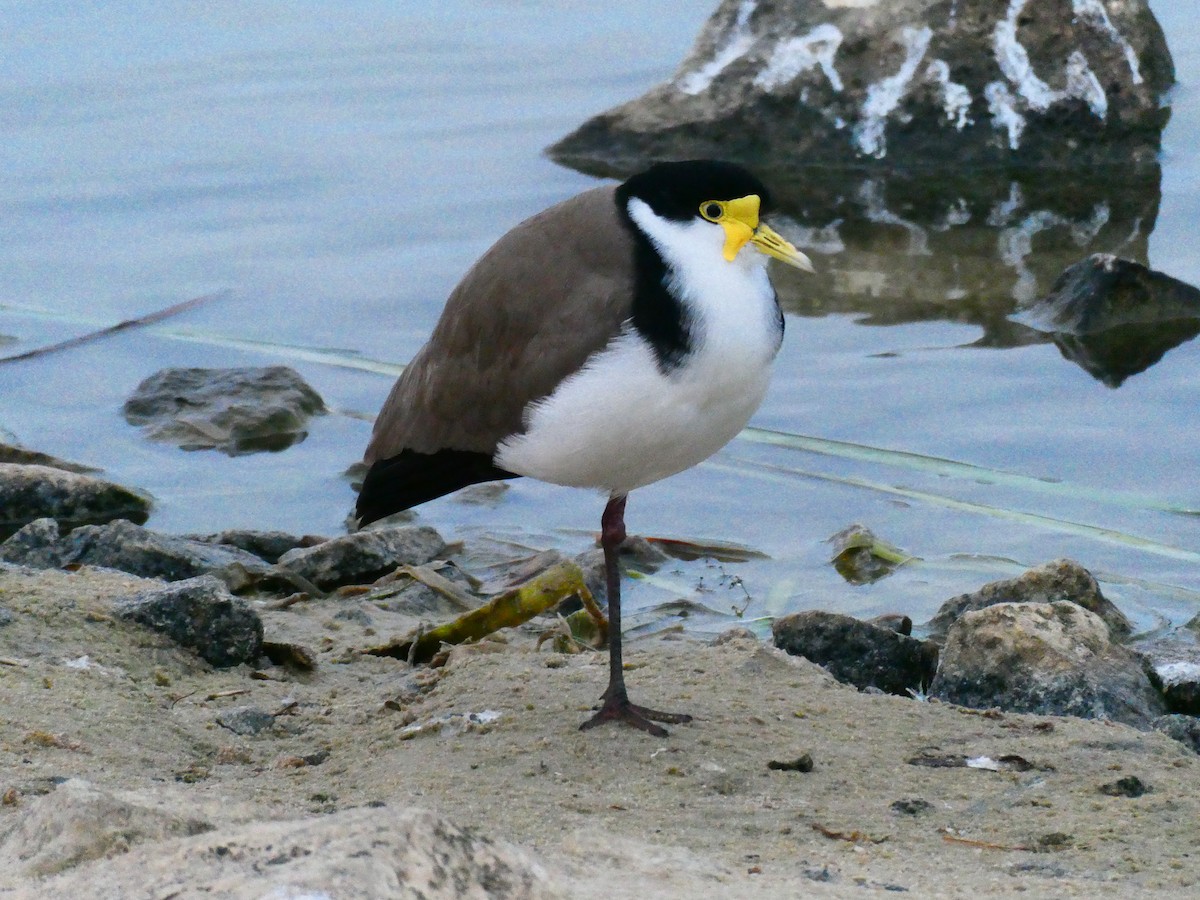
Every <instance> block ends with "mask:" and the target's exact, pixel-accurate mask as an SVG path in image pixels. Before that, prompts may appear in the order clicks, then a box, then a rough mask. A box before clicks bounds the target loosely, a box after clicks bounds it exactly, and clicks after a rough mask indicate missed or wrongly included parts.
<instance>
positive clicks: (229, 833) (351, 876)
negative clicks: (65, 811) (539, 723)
mask: <svg viewBox="0 0 1200 900" xmlns="http://www.w3.org/2000/svg"><path fill="white" fill-rule="evenodd" d="M150 885H153V886H155V890H154V891H153V896H156V897H167V896H187V897H191V896H200V895H205V896H214V897H255V898H266V897H276V898H294V900H300V898H318V897H322V898H334V897H373V898H379V900H387V898H397V900H398V898H408V897H429V898H438V897H480V898H482V897H488V898H495V900H549V898H559V897H564V896H566V893H565V891H564V890H563V888H562V887H561V886H560V885H559V884H558V883H557V882H556V881H554V880H553V879H552V878H551V877H550V875H549V874H548V873H547V872H546V870H545V868H544V867H543V866H542V864H541V863H540V862H539V861H538V860H537V859H536V858H535V857H534V856H533V855H532V854H531V853H529V852H528V851H525V850H522V849H520V848H518V847H515V846H512V845H509V844H506V843H503V842H500V841H493V840H491V839H489V838H486V837H483V836H482V835H480V834H478V833H477V832H475V831H473V830H471V829H466V828H460V827H459V826H457V825H455V824H453V823H451V822H449V821H448V820H446V819H443V818H441V817H440V816H437V815H435V814H434V813H431V812H425V811H423V810H416V809H408V810H398V811H397V810H392V809H390V808H388V807H381V808H359V809H349V810H343V811H340V812H334V813H330V814H329V815H324V816H320V817H317V818H305V819H295V820H288V821H270V822H253V823H250V824H246V825H234V826H228V827H224V828H221V829H220V830H218V831H212V832H209V833H207V834H202V835H198V836H195V837H189V838H184V839H181V840H175V841H172V842H170V843H164V844H158V845H152V846H145V847H137V848H135V849H134V850H133V851H132V852H131V853H128V854H126V855H124V856H119V857H115V858H112V859H106V860H103V861H99V862H95V863H91V864H89V865H86V866H80V867H79V868H78V869H76V870H74V871H71V872H66V873H63V874H61V875H59V876H57V877H55V878H51V879H48V880H46V881H43V882H39V884H38V893H37V896H38V897H40V898H42V900H76V898H79V897H89V898H93V900H124V898H128V897H142V896H148V894H147V889H148V886H150Z"/></svg>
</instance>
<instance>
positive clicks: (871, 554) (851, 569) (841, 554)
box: [825, 524, 912, 584]
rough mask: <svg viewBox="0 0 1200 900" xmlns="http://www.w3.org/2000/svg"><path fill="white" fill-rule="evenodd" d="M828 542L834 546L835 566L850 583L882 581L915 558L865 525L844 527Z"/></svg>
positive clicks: (833, 558)
mask: <svg viewBox="0 0 1200 900" xmlns="http://www.w3.org/2000/svg"><path fill="white" fill-rule="evenodd" d="M825 543H827V544H832V545H833V557H832V562H833V567H834V568H835V569H837V572H838V574H839V575H841V576H842V577H843V578H845V579H846V580H847V581H848V582H850V583H851V584H871V583H873V582H876V581H879V579H881V578H886V577H887V576H888V575H891V574H892V572H894V571H896V567H897V566H899V565H901V564H902V563H904V562H906V561H907V560H909V559H911V558H912V557H910V556H909V555H908V554H906V553H904V552H903V551H902V550H900V549H899V548H898V547H894V546H892V545H891V544H889V543H888V542H887V541H881V540H880V539H879V538H877V537H876V536H875V533H874V532H873V531H871V529H870V528H867V527H866V526H865V525H858V524H855V525H850V526H849V527H847V528H843V529H842V530H841V531H839V532H838V533H837V534H835V535H833V536H832V537H830V538H828V539H827V540H826V541H825Z"/></svg>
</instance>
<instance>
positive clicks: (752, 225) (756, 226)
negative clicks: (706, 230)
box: [720, 194, 816, 272]
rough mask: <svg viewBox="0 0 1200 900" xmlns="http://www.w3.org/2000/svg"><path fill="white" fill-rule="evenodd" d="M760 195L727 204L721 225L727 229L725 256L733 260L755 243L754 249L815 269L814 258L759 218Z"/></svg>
mask: <svg viewBox="0 0 1200 900" xmlns="http://www.w3.org/2000/svg"><path fill="white" fill-rule="evenodd" d="M759 202H760V201H759V197H758V194H748V195H747V196H745V197H739V198H738V199H736V200H730V201H729V202H727V203H726V204H725V215H724V216H722V217H721V220H720V222H721V227H722V228H724V229H725V249H724V255H725V259H726V260H728V261H729V262H733V261H734V259H736V258H737V255H738V252H739V251H740V250H741V249H742V248H743V247H745V246H746V244H753V245H754V249H755V250H757V251H759V252H760V253H765V254H766V255H767V256H771V257H774V258H775V259H777V260H779V261H780V262H783V263H787V264H788V265H789V266H793V267H795V268H797V269H801V270H802V271H805V272H815V271H816V270H815V269H813V264H812V261H811V260H810V259H809V258H808V257H807V256H805V255H804V254H803V253H801V252H800V251H799V250H797V249H796V248H795V247H794V246H792V244H791V243H790V242H788V241H786V240H784V239H783V238H782V237H780V236H779V234H778V233H777V232H776V231H775V230H774V229H772V228H770V227H769V226H767V225H764V224H763V223H762V222H760V221H759V220H758V208H759Z"/></svg>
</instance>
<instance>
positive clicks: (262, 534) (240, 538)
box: [185, 528, 325, 564]
mask: <svg viewBox="0 0 1200 900" xmlns="http://www.w3.org/2000/svg"><path fill="white" fill-rule="evenodd" d="M185 536H186V537H188V538H190V539H191V540H195V541H202V542H203V543H205V544H222V545H225V546H229V547H237V548H238V549H239V550H245V551H246V552H247V553H253V554H254V555H255V556H257V557H258V558H259V559H263V560H266V561H267V562H269V563H271V564H274V563H277V562H279V557H281V556H283V554H285V553H287V552H288V551H289V550H295V549H296V548H297V547H315V546H316V545H317V544H320V543H322V542H323V541H324V540H325V538H323V537H314V536H313V535H304V536H303V537H298V536H297V535H294V534H288V533H287V532H286V531H251V530H249V529H241V528H235V529H230V530H228V531H222V532H221V533H219V534H189V535H185Z"/></svg>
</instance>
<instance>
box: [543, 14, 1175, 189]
mask: <svg viewBox="0 0 1200 900" xmlns="http://www.w3.org/2000/svg"><path fill="white" fill-rule="evenodd" d="M1174 78H1175V76H1174V66H1173V64H1172V61H1171V56H1170V52H1169V50H1168V48H1167V43H1166V40H1165V38H1164V36H1163V33H1162V29H1161V28H1160V27H1159V25H1158V22H1157V21H1156V20H1155V18H1154V16H1153V14H1152V13H1151V11H1150V8H1149V6H1148V4H1147V3H1146V2H1145V0H1088V2H1075V3H1071V4H1068V3H1066V2H1063V3H1036V2H1028V0H1012V2H1010V3H995V2H992V0H958V2H956V3H954V4H950V5H949V9H947V4H945V3H934V2H930V0H893V2H888V3H879V2H854V3H809V2H800V0H791V2H789V0H757V2H756V0H724V2H722V3H721V5H720V7H719V8H718V9H717V11H716V12H715V13H714V14H713V16H712V18H711V19H709V21H708V23H707V24H706V25H705V27H704V29H703V31H702V32H701V34H700V36H699V37H698V39H697V41H696V44H695V46H694V47H693V48H692V51H691V53H690V54H689V55H688V56H687V58H686V59H685V60H684V61H683V63H682V64H681V65H680V67H679V69H678V71H677V72H676V73H675V75H674V76H672V78H671V79H670V80H669V81H667V82H666V83H664V84H662V85H659V86H658V87H655V88H653V89H651V90H650V91H649V92H648V93H646V94H645V95H644V96H642V97H640V98H638V99H637V100H633V101H631V102H629V103H626V104H624V105H622V106H619V107H617V108H615V109H612V110H609V111H607V112H604V113H601V114H600V115H598V116H596V117H594V118H592V119H590V120H588V121H587V122H585V123H584V124H583V125H582V126H581V127H580V128H579V129H578V130H576V131H575V132H574V133H572V134H570V135H568V136H566V137H565V138H563V139H562V140H560V141H559V142H558V143H556V144H555V145H554V146H552V147H550V148H549V150H548V152H549V154H550V155H551V156H552V157H553V158H555V159H556V160H558V161H560V162H564V163H566V164H568V165H572V166H575V167H577V168H581V169H585V170H588V171H604V172H606V173H612V172H613V171H620V172H628V171H631V170H633V169H636V168H640V167H642V166H643V165H644V164H645V163H646V162H648V161H649V160H653V159H672V158H673V159H685V158H690V157H716V158H718V159H730V160H735V161H741V162H751V163H754V164H756V165H757V166H759V167H770V168H776V169H781V170H782V169H787V168H795V167H797V166H801V165H805V166H821V167H829V168H843V169H844V168H846V167H847V166H856V167H877V168H883V167H886V168H888V169H889V170H903V169H920V168H925V169H930V168H937V169H940V168H943V167H944V166H945V163H946V161H947V160H953V161H954V165H955V166H956V167H960V168H962V169H964V170H972V171H973V170H976V169H977V168H979V167H981V166H1001V165H1014V164H1019V165H1023V166H1044V167H1050V168H1056V169H1074V168H1077V167H1090V166H1096V165H1103V164H1110V165H1111V164H1113V163H1114V162H1117V163H1121V164H1127V165H1129V166H1131V167H1135V168H1136V167H1146V166H1153V165H1154V159H1155V157H1156V155H1157V153H1158V150H1159V145H1160V135H1161V131H1162V129H1163V127H1164V125H1165V124H1166V121H1167V119H1168V117H1169V108H1168V107H1167V106H1166V105H1165V102H1164V99H1165V94H1166V91H1167V90H1168V89H1169V88H1170V87H1171V85H1172V84H1173V83H1174Z"/></svg>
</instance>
